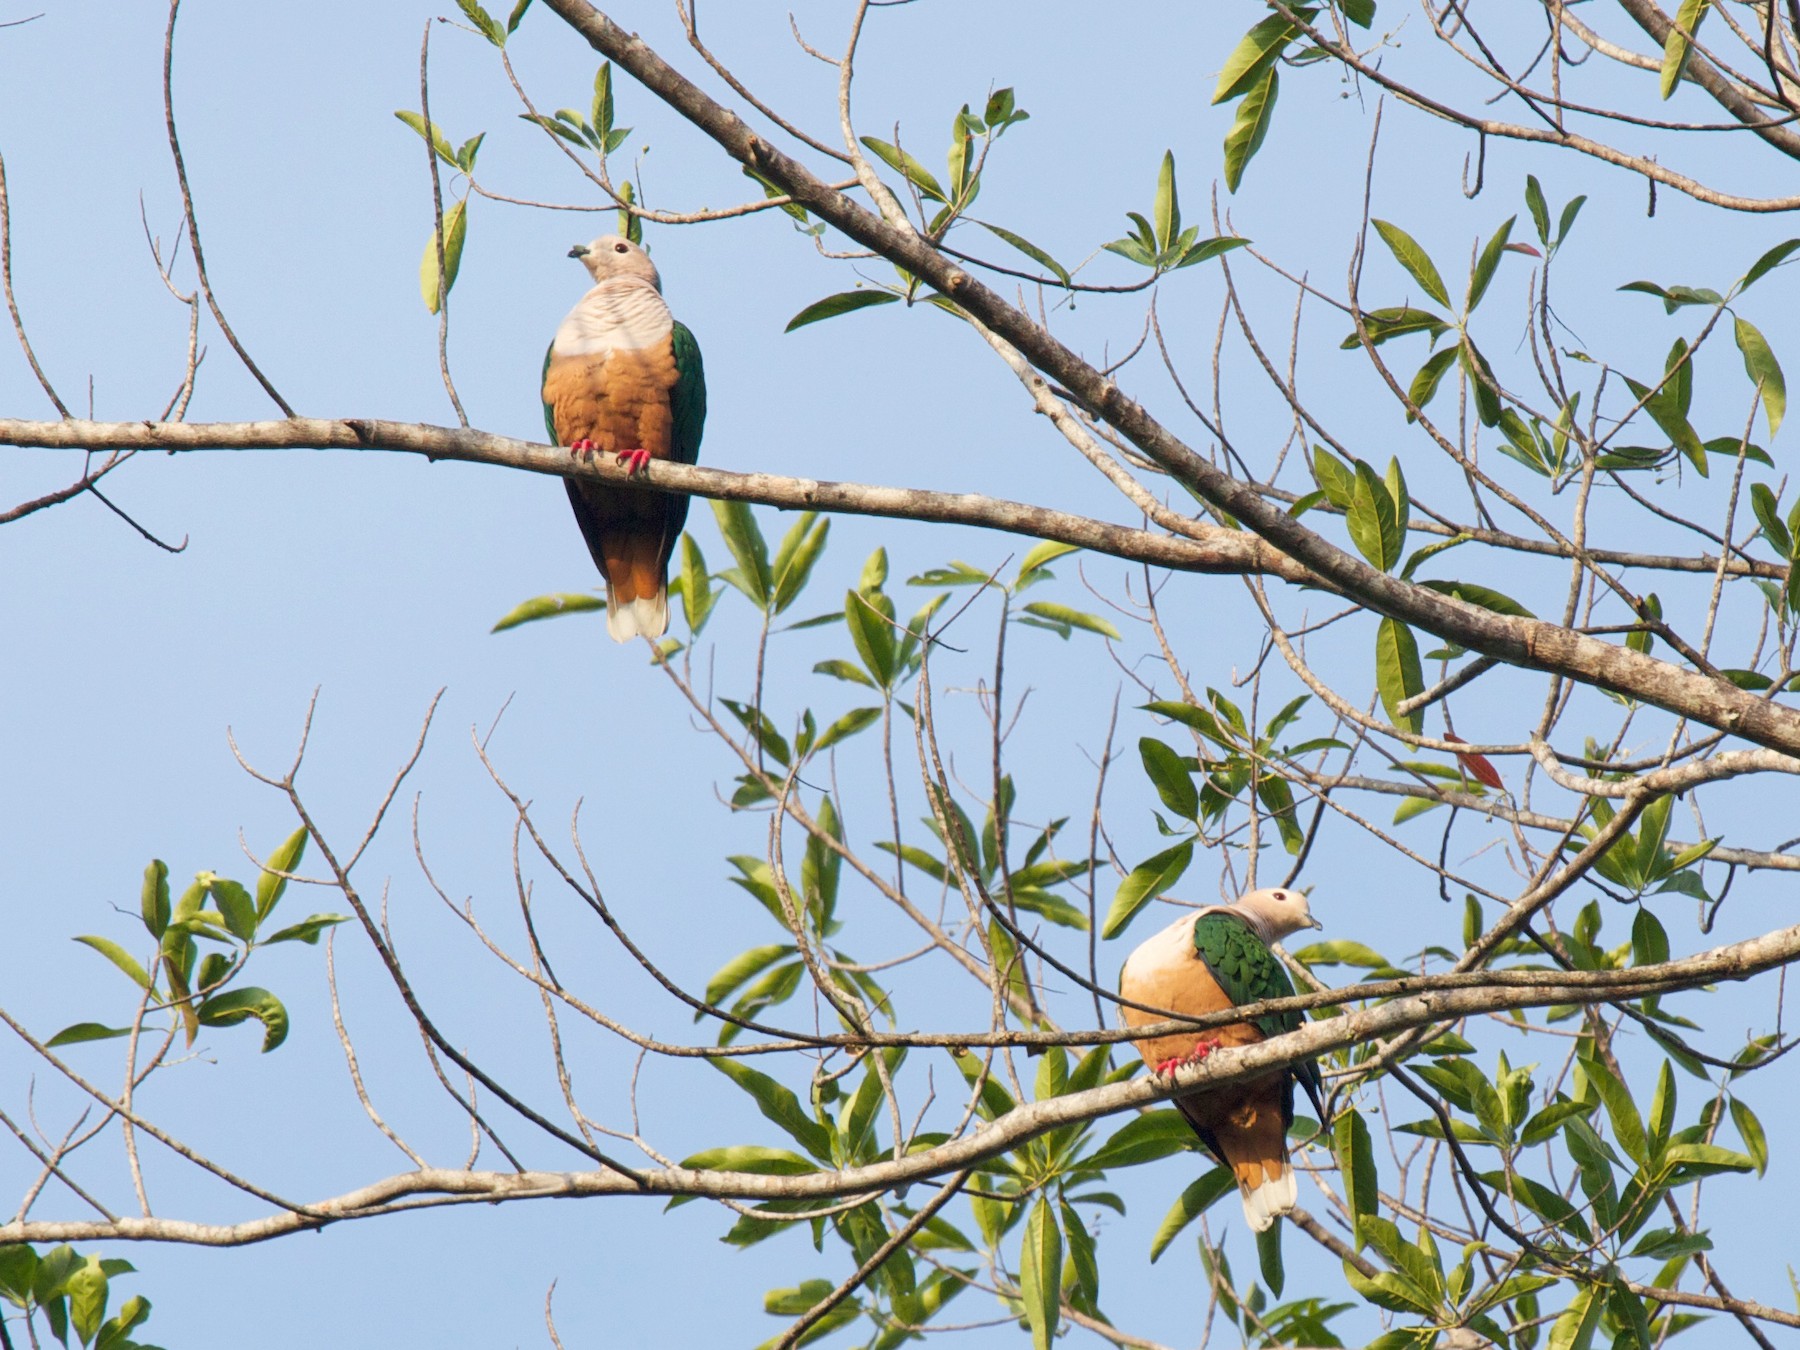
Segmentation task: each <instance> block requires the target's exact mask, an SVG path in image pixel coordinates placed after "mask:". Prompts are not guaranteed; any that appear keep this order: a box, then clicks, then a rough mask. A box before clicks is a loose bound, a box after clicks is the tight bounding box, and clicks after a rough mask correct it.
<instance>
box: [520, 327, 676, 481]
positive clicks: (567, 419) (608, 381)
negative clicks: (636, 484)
mask: <svg viewBox="0 0 1800 1350" xmlns="http://www.w3.org/2000/svg"><path fill="white" fill-rule="evenodd" d="M676 373H677V372H676V370H675V353H674V351H673V349H672V348H671V347H670V346H669V345H668V344H666V343H665V344H663V345H662V346H660V347H652V348H647V349H643V350H617V349H615V350H613V351H606V352H595V353H592V354H591V355H586V356H563V357H554V358H552V359H551V362H550V368H549V370H547V371H546V372H545V373H544V402H545V403H547V404H549V405H550V409H551V414H552V416H553V417H554V419H555V422H556V439H557V440H558V442H560V443H561V444H563V445H571V444H573V443H574V442H576V441H579V440H589V441H592V442H593V443H594V445H595V447H596V448H598V449H599V450H602V451H605V452H609V453H610V452H615V451H619V450H648V451H649V452H650V457H651V458H652V459H667V458H669V453H670V445H671V441H672V435H673V431H674V418H673V415H672V414H671V412H670V410H669V391H670V390H671V389H673V388H674V387H675V379H676Z"/></svg>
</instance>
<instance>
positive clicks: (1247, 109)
mask: <svg viewBox="0 0 1800 1350" xmlns="http://www.w3.org/2000/svg"><path fill="white" fill-rule="evenodd" d="M1280 93H1281V77H1280V76H1279V75H1277V74H1276V73H1275V68H1274V67H1273V66H1270V67H1269V69H1268V71H1267V73H1266V74H1264V75H1263V76H1262V78H1261V79H1260V80H1259V81H1258V82H1257V83H1256V84H1255V85H1253V86H1252V87H1251V88H1250V90H1249V91H1248V92H1247V93H1246V94H1245V95H1244V101H1243V102H1242V103H1240V104H1238V110H1237V117H1236V119H1235V120H1233V122H1232V124H1231V130H1230V131H1228V132H1226V133H1225V187H1226V190H1227V191H1229V192H1232V193H1236V192H1237V190H1238V184H1239V183H1241V182H1243V181H1244V170H1245V169H1246V168H1247V167H1248V166H1249V164H1250V161H1251V160H1252V159H1253V158H1255V156H1256V152H1257V151H1258V150H1260V149H1262V143H1263V138H1264V137H1265V136H1267V135H1268V134H1269V123H1270V122H1271V121H1272V120H1273V119H1274V116H1275V99H1276V97H1277V96H1278V95H1279V94H1280Z"/></svg>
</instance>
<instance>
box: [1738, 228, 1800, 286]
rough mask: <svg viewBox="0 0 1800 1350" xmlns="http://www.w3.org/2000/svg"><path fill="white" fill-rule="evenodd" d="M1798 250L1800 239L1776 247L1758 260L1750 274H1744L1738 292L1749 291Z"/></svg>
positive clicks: (1784, 242)
mask: <svg viewBox="0 0 1800 1350" xmlns="http://www.w3.org/2000/svg"><path fill="white" fill-rule="evenodd" d="M1796 249H1800V239H1788V240H1784V241H1783V242H1781V243H1779V244H1777V245H1775V247H1774V248H1772V249H1770V250H1769V251H1768V252H1767V253H1765V254H1763V255H1762V257H1760V258H1758V259H1757V260H1756V261H1755V263H1753V264H1752V265H1751V267H1750V270H1749V271H1748V272H1746V273H1744V277H1743V280H1741V281H1740V282H1738V284H1737V290H1738V291H1739V292H1740V293H1742V292H1744V291H1747V290H1749V289H1750V288H1751V287H1752V286H1754V285H1755V284H1756V283H1757V282H1758V281H1761V280H1762V279H1763V278H1764V277H1765V276H1767V275H1768V274H1769V273H1770V272H1771V271H1773V270H1774V269H1775V268H1777V267H1779V266H1781V264H1783V263H1784V262H1786V261H1787V260H1788V259H1789V258H1790V257H1791V256H1792V255H1793V253H1794V251H1795V250H1796Z"/></svg>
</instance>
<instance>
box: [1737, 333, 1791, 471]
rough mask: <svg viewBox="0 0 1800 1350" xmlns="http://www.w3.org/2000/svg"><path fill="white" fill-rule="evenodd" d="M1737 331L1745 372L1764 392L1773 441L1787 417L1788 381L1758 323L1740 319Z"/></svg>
mask: <svg viewBox="0 0 1800 1350" xmlns="http://www.w3.org/2000/svg"><path fill="white" fill-rule="evenodd" d="M1734 330H1735V332H1736V336H1737V345H1738V350H1739V351H1740V352H1742V353H1743V354H1744V373H1745V374H1746V375H1748V376H1749V377H1750V381H1751V383H1752V384H1755V385H1757V386H1759V387H1760V388H1761V390H1762V402H1763V413H1764V415H1765V416H1767V417H1768V419H1769V438H1770V440H1771V441H1772V440H1773V439H1774V437H1775V433H1776V432H1777V431H1779V430H1780V429H1781V419H1782V418H1783V417H1784V416H1786V415H1787V379H1786V377H1785V376H1783V375H1782V373H1781V363H1780V362H1779V361H1777V360H1776V359H1775V353H1774V351H1773V350H1771V349H1770V347H1769V343H1768V340H1767V339H1766V338H1764V337H1763V335H1762V331H1761V330H1760V329H1758V328H1757V327H1756V325H1755V324H1753V323H1751V322H1750V321H1749V320H1748V319H1736V320H1735V321H1734Z"/></svg>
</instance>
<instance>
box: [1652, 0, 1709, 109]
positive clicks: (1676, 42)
mask: <svg viewBox="0 0 1800 1350" xmlns="http://www.w3.org/2000/svg"><path fill="white" fill-rule="evenodd" d="M1711 3H1712V0H1681V8H1680V9H1678V10H1676V11H1675V22H1674V23H1673V24H1672V25H1671V26H1670V28H1669V36H1668V38H1667V39H1666V40H1665V41H1664V43H1663V60H1662V72H1661V78H1660V82H1659V92H1660V93H1661V94H1662V96H1663V98H1665V99H1666V98H1668V97H1669V95H1671V94H1673V93H1674V92H1675V86H1676V85H1677V84H1679V83H1681V77H1682V75H1683V74H1684V73H1685V72H1686V71H1687V63H1688V57H1689V55H1690V54H1691V53H1692V52H1693V48H1694V43H1693V39H1694V37H1695V35H1696V34H1697V32H1698V31H1699V28H1700V21H1701V20H1702V19H1704V18H1705V17H1706V11H1707V8H1708V6H1709V5H1710V4H1711Z"/></svg>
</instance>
